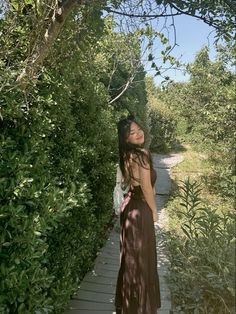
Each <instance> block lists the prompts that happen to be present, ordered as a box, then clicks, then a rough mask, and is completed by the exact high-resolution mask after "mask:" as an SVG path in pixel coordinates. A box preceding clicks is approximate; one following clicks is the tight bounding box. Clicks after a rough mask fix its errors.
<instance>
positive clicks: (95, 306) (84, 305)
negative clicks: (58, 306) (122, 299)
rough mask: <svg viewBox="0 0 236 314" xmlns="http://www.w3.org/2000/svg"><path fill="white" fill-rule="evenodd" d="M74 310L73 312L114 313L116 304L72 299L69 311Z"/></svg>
mask: <svg viewBox="0 0 236 314" xmlns="http://www.w3.org/2000/svg"><path fill="white" fill-rule="evenodd" d="M72 309H73V310H96V311H102V310H104V311H113V310H114V304H112V303H103V302H93V301H86V300H77V299H72V300H71V301H70V304H69V306H68V308H67V310H72Z"/></svg>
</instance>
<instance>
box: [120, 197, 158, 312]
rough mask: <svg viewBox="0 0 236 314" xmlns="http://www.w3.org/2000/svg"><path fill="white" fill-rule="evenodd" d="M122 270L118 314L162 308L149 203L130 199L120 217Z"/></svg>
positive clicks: (138, 199)
mask: <svg viewBox="0 0 236 314" xmlns="http://www.w3.org/2000/svg"><path fill="white" fill-rule="evenodd" d="M120 227H121V230H120V269H119V273H118V278H117V285H116V294H115V306H116V311H117V314H118V313H119V314H156V312H157V309H158V308H160V307H161V297H160V286H159V276H158V272H157V255H156V239H155V229H154V224H153V218H152V212H151V209H150V207H149V206H148V204H147V202H146V201H145V200H144V199H142V198H141V197H140V198H139V197H138V198H136V199H135V198H132V197H131V198H130V199H129V200H128V202H127V201H126V203H125V204H124V206H123V210H121V214H120Z"/></svg>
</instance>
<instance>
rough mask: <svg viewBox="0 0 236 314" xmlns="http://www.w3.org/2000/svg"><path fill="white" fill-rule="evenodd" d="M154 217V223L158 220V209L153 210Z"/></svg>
mask: <svg viewBox="0 0 236 314" xmlns="http://www.w3.org/2000/svg"><path fill="white" fill-rule="evenodd" d="M152 217H153V221H154V223H155V222H158V215H157V211H156V210H153V211H152Z"/></svg>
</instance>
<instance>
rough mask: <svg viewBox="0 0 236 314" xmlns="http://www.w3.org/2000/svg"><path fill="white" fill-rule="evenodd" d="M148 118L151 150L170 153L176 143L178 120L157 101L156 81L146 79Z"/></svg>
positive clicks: (165, 106)
mask: <svg viewBox="0 0 236 314" xmlns="http://www.w3.org/2000/svg"><path fill="white" fill-rule="evenodd" d="M145 82H146V88H147V94H148V118H149V128H150V134H151V136H152V140H151V146H150V148H151V149H152V150H153V151H155V152H159V153H160V152H165V153H166V152H168V151H169V150H170V149H171V147H172V145H173V143H174V142H175V141H176V125H177V123H176V120H175V117H174V115H173V114H172V113H171V111H170V110H169V108H168V107H167V105H165V104H164V103H163V102H162V101H160V100H159V99H157V97H156V90H157V88H156V87H155V85H154V81H153V79H152V78H151V77H146V80H145Z"/></svg>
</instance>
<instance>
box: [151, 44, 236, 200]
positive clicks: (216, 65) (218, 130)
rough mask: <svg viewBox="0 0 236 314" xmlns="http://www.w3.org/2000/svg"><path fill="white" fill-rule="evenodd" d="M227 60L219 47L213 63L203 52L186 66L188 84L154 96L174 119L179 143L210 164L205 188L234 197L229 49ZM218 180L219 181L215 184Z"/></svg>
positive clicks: (235, 79)
mask: <svg viewBox="0 0 236 314" xmlns="http://www.w3.org/2000/svg"><path fill="white" fill-rule="evenodd" d="M228 48H229V49H228V54H227V58H226V56H224V54H223V50H222V47H219V48H218V50H219V53H218V55H217V59H216V60H215V61H211V60H210V59H209V55H208V49H207V48H203V49H202V50H201V51H200V52H199V53H198V54H197V56H196V58H195V61H194V62H193V63H192V64H189V65H188V67H187V70H188V71H189V73H190V81H189V82H187V83H170V84H169V85H168V86H167V87H166V89H165V90H164V91H162V92H159V93H157V94H156V97H159V98H160V99H161V100H162V101H163V102H164V103H165V104H167V106H169V107H170V108H171V110H172V111H173V112H174V113H175V116H176V117H178V121H179V123H178V127H177V130H178V136H179V138H180V140H186V141H190V142H192V143H197V144H198V146H199V150H200V149H203V150H204V151H205V152H207V154H208V155H209V159H210V160H211V162H212V168H213V169H212V175H211V176H210V177H205V181H206V184H207V185H209V188H211V189H214V190H217V191H218V192H219V193H221V194H222V195H225V196H228V197H232V196H233V195H234V180H235V169H234V161H233V151H234V136H235V134H234V121H235V104H234V99H235V95H234V94H235V93H234V86H235V82H236V76H235V74H234V73H233V72H232V71H230V69H228V68H227V66H228V65H229V60H233V51H234V50H233V49H232V48H230V46H229V47H228ZM219 178H220V180H219Z"/></svg>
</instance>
